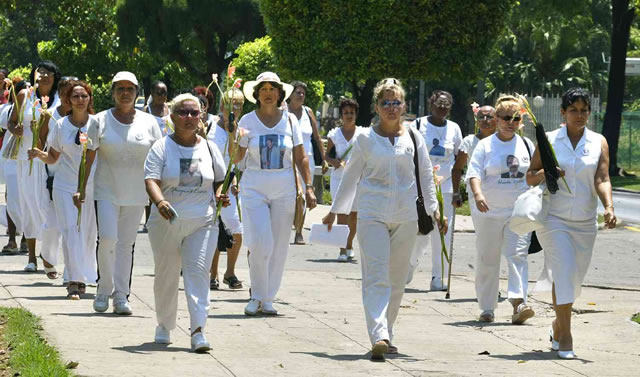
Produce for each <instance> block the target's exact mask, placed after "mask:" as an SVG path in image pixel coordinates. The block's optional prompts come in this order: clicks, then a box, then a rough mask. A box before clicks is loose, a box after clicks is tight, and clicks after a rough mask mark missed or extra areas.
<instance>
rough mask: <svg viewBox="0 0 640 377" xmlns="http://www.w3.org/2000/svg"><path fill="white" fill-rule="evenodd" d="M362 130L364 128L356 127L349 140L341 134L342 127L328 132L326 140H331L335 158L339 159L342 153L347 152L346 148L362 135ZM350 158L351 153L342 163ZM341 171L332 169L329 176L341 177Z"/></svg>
mask: <svg viewBox="0 0 640 377" xmlns="http://www.w3.org/2000/svg"><path fill="white" fill-rule="evenodd" d="M363 130H364V127H360V126H356V129H355V131H354V132H353V136H352V137H351V139H349V140H347V139H345V137H344V134H343V133H342V127H336V128H334V129H332V130H331V131H329V133H328V134H327V139H331V142H332V143H333V145H335V147H336V158H340V157H342V155H344V152H346V151H347V148H349V146H351V145H353V143H354V141H355V140H356V138H357V137H358V135H360V134H361V133H362V131H363ZM352 150H353V148H352ZM350 158H351V152H349V154H348V155H347V156H346V157H345V159H344V162H345V163H347V162H349V159H350ZM343 170H344V168H338V169H335V168H334V170H333V172H332V173H331V175H334V174H336V175H340V176H341V175H342V171H343Z"/></svg>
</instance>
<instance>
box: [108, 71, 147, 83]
mask: <svg viewBox="0 0 640 377" xmlns="http://www.w3.org/2000/svg"><path fill="white" fill-rule="evenodd" d="M118 81H130V82H132V83H133V85H135V86H137V87H139V86H140V85H138V79H137V78H136V75H134V74H133V73H131V72H129V71H120V72H118V73H116V75H115V76H113V80H111V85H112V86H113V85H114V84H115V83H117V82H118Z"/></svg>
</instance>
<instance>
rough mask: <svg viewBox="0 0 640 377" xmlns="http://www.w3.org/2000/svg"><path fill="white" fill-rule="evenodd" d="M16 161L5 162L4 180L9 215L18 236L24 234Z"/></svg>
mask: <svg viewBox="0 0 640 377" xmlns="http://www.w3.org/2000/svg"><path fill="white" fill-rule="evenodd" d="M17 170H18V168H17V161H16V160H5V161H4V180H5V183H6V187H5V190H6V192H7V213H8V214H9V216H11V220H12V221H13V223H14V224H15V226H16V235H20V234H22V229H23V228H22V220H21V219H22V212H21V211H20V189H19V188H18V172H17Z"/></svg>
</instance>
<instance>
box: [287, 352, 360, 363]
mask: <svg viewBox="0 0 640 377" xmlns="http://www.w3.org/2000/svg"><path fill="white" fill-rule="evenodd" d="M290 353H292V354H301V355H309V356H314V357H319V358H322V359H330V360H335V361H357V360H363V359H369V358H370V356H371V352H367V353H365V354H358V355H329V354H328V353H326V352H290Z"/></svg>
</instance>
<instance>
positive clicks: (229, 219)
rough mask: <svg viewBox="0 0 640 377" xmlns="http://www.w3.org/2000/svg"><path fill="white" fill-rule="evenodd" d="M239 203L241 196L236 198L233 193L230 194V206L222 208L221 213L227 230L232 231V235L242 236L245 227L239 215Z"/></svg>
mask: <svg viewBox="0 0 640 377" xmlns="http://www.w3.org/2000/svg"><path fill="white" fill-rule="evenodd" d="M238 201H240V196H238V197H237V198H236V196H235V195H233V194H232V193H231V192H229V206H228V207H222V210H221V211H220V217H221V218H222V222H223V223H224V226H225V228H227V229H229V231H231V234H242V233H243V227H242V223H241V222H240V216H239V215H238Z"/></svg>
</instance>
